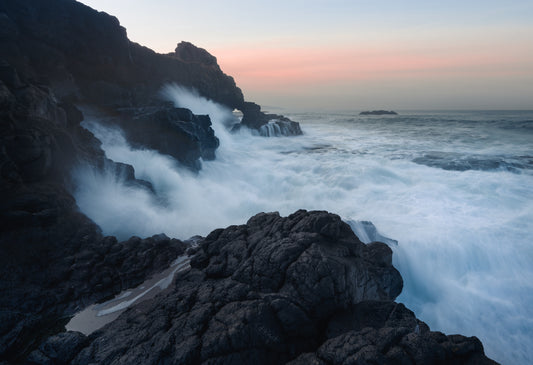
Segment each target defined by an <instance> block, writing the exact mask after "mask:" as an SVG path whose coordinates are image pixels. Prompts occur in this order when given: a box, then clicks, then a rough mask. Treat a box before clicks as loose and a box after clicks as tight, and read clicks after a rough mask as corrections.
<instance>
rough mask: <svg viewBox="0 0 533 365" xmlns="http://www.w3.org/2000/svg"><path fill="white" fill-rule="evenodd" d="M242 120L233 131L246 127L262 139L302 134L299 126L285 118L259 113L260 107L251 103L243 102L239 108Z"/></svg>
mask: <svg viewBox="0 0 533 365" xmlns="http://www.w3.org/2000/svg"><path fill="white" fill-rule="evenodd" d="M241 111H242V113H243V118H242V120H241V123H240V124H237V125H236V126H235V127H234V129H239V128H242V127H243V126H244V127H248V128H250V129H252V130H256V131H257V132H258V134H259V135H261V136H263V137H279V136H299V135H301V134H302V130H301V128H300V124H299V123H297V122H295V121H292V120H290V119H289V118H287V117H284V116H282V115H277V114H268V113H264V112H263V111H261V106H259V105H257V104H256V103H253V102H249V101H247V102H244V103H243V104H242V107H241Z"/></svg>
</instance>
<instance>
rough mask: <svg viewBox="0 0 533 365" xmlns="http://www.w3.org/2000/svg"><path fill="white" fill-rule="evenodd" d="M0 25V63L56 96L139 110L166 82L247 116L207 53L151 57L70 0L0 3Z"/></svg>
mask: <svg viewBox="0 0 533 365" xmlns="http://www.w3.org/2000/svg"><path fill="white" fill-rule="evenodd" d="M0 24H2V25H3V27H2V29H3V32H2V34H0V42H1V47H0V58H1V59H4V60H5V61H7V62H8V63H9V64H11V65H13V66H15V67H17V68H18V69H19V72H21V73H24V74H27V75H30V76H31V77H34V78H35V79H40V80H41V82H45V83H47V84H49V85H50V86H51V87H52V89H53V91H54V93H55V94H56V95H57V96H58V97H59V98H61V99H64V98H66V99H69V100H71V101H84V102H89V103H91V104H95V105H99V106H107V107H110V108H113V109H115V108H117V107H132V106H134V107H138V106H146V105H152V104H154V103H157V102H158V99H159V98H158V93H159V91H160V90H161V88H162V86H164V85H165V84H168V83H171V82H173V83H177V84H180V85H182V86H184V87H187V88H193V89H195V90H197V91H198V92H199V93H200V95H202V96H204V97H206V98H208V99H211V100H213V101H216V102H218V103H220V104H223V105H226V106H228V107H229V108H230V109H231V110H233V109H239V110H241V111H243V113H244V114H245V115H247V113H248V112H247V108H246V106H245V102H244V97H243V94H242V91H241V90H240V89H239V88H238V87H237V86H236V84H235V81H234V79H233V78H232V77H231V76H228V75H226V74H224V73H223V72H222V70H221V69H220V67H219V66H218V64H217V60H216V58H215V57H214V56H212V55H211V54H209V53H208V52H207V51H206V50H204V49H202V48H198V47H196V46H194V45H192V44H191V43H188V42H181V43H179V44H178V46H177V47H176V50H175V52H174V53H170V54H166V55H162V54H157V53H155V52H153V51H152V50H150V49H148V48H146V47H142V46H140V45H138V44H136V43H133V42H131V41H129V39H128V38H127V35H126V30H125V29H124V28H123V27H121V26H120V23H119V22H118V20H117V19H116V18H115V17H112V16H110V15H108V14H106V13H102V12H101V13H99V12H96V11H95V10H93V9H91V8H89V7H87V6H85V5H83V4H81V3H78V2H76V1H73V0H48V1H40V0H26V1H23V2H22V1H18V0H5V1H3V2H2V4H0ZM43 76H44V77H43ZM264 118H266V117H265V115H264V113H262V112H259V113H255V112H254V113H253V115H252V114H250V115H248V116H247V119H248V120H255V119H257V121H258V122H257V123H259V124H260V125H263V124H264V123H263V122H262V121H263V120H264ZM270 119H272V118H270ZM277 119H279V118H277ZM293 123H295V122H293ZM247 125H248V124H247ZM249 126H251V124H250V125H249ZM253 128H255V127H253ZM256 129H258V128H256Z"/></svg>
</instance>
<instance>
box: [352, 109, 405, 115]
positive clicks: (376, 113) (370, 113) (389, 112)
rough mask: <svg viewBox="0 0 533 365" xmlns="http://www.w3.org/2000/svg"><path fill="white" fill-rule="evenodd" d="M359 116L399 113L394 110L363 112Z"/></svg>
mask: <svg viewBox="0 0 533 365" xmlns="http://www.w3.org/2000/svg"><path fill="white" fill-rule="evenodd" d="M359 115H398V113H396V112H395V111H392V110H371V111H364V112H361V113H359Z"/></svg>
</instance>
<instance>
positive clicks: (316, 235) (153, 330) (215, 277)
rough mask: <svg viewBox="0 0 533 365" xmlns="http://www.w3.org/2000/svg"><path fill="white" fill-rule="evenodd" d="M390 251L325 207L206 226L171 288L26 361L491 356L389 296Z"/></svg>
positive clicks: (53, 342) (411, 360) (396, 280)
mask: <svg viewBox="0 0 533 365" xmlns="http://www.w3.org/2000/svg"><path fill="white" fill-rule="evenodd" d="M391 258H392V251H391V249H390V248H388V246H386V245H385V244H383V243H378V242H375V243H372V244H369V245H365V244H363V243H362V242H360V241H359V240H358V239H357V237H356V236H355V235H354V234H353V232H352V231H351V229H350V227H349V226H348V225H347V224H346V223H344V222H342V221H341V220H340V218H339V217H338V216H336V215H334V214H329V213H327V212H306V211H298V212H296V213H294V214H292V215H290V216H289V217H286V218H282V217H280V216H279V215H278V214H277V213H270V214H265V213H261V214H258V215H256V216H254V217H252V218H251V219H250V220H249V221H248V222H247V224H246V225H241V226H231V227H228V228H226V229H218V230H215V231H213V232H212V233H211V234H210V235H208V236H207V237H206V238H205V239H204V240H203V241H202V242H201V243H200V246H199V248H198V249H197V251H196V252H195V253H194V256H193V257H192V259H191V266H192V268H191V269H190V270H189V271H187V272H184V273H182V274H181V275H180V276H179V277H178V278H177V279H176V281H175V284H174V287H173V289H172V291H170V292H168V293H166V294H163V295H160V296H158V297H155V298H154V299H151V300H149V301H145V302H143V303H140V304H139V305H137V306H135V307H133V308H131V309H129V310H128V311H126V312H125V313H124V314H122V315H121V316H120V317H119V318H118V319H116V320H115V321H114V322H112V323H110V324H108V325H107V326H106V327H104V328H103V329H101V330H99V331H97V332H95V333H93V334H92V335H90V336H89V337H87V338H83V337H81V336H80V334H79V333H75V332H69V333H66V334H64V335H62V336H61V337H57V336H56V337H52V338H51V339H50V340H49V341H48V343H46V344H44V345H42V346H41V348H40V349H39V350H38V351H37V352H35V353H34V354H32V356H31V357H30V358H31V359H33V360H34V362H33V363H36V364H42V363H46V362H45V361H46V359H47V357H48V358H49V356H50V355H49V354H51V353H52V354H57V353H58V350H57V344H58V343H62V344H63V345H62V346H66V347H68V348H72V349H76V351H79V353H78V354H77V355H75V356H72V353H70V354H69V355H68V356H69V357H71V359H69V361H71V363H73V364H92V363H105V364H126V363H141V362H142V363H143V364H160V363H179V364H199V363H204V364H214V363H217V364H230V363H231V364H234V363H257V364H282V363H286V362H290V361H292V363H294V364H304V363H305V364H309V363H311V364H312V363H316V364H343V363H377V364H397V363H402V364H437V363H464V364H492V363H493V362H491V361H490V360H489V359H487V358H486V357H485V356H484V354H483V347H482V346H481V343H480V342H479V341H478V340H477V339H476V338H466V337H463V336H445V335H443V334H441V333H438V332H431V331H430V330H429V328H428V327H427V326H426V325H425V324H424V323H423V322H421V321H419V320H417V319H416V318H415V316H414V315H413V313H412V312H411V311H409V310H408V309H406V308H405V307H404V306H403V305H402V304H397V303H394V302H393V299H394V298H395V297H396V296H397V295H398V294H399V293H400V291H401V288H402V279H401V277H400V275H399V273H398V271H396V270H395V269H394V268H393V267H392V265H391ZM69 336H71V337H72V341H69V340H68V337H69ZM54 346H55V347H54ZM47 349H48V350H47ZM50 349H54V351H51V350H50ZM39 359H40V360H39Z"/></svg>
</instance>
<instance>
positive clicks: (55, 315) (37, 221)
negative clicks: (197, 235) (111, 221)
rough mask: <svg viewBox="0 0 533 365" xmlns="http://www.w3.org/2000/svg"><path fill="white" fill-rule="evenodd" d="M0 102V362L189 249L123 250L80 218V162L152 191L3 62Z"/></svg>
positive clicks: (164, 245)
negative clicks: (73, 190)
mask: <svg viewBox="0 0 533 365" xmlns="http://www.w3.org/2000/svg"><path fill="white" fill-rule="evenodd" d="M0 105H1V106H2V108H1V109H0V120H1V126H2V128H1V129H0V277H1V280H0V294H1V295H0V360H2V359H7V360H10V361H14V360H18V359H21V358H23V356H24V355H25V354H27V352H28V351H29V350H31V349H33V347H35V346H36V345H38V344H39V343H40V341H41V340H42V339H43V338H46V337H48V336H49V335H50V334H53V333H57V332H58V331H60V329H61V327H62V323H63V322H64V320H65V318H66V317H65V316H68V315H69V314H72V313H73V312H74V311H75V310H77V309H79V308H80V307H83V306H85V305H86V304H88V303H93V302H95V301H99V300H102V299H105V298H107V297H109V296H111V295H114V294H116V293H118V292H120V291H121V290H124V289H126V288H129V287H131V286H135V285H138V284H139V283H140V282H142V281H143V280H144V279H145V278H146V276H147V275H150V274H151V273H153V272H155V271H156V270H161V268H162V267H165V266H168V265H169V264H170V262H172V260H173V259H174V258H175V257H177V256H178V255H179V254H181V253H182V252H183V251H184V249H185V247H186V245H184V244H183V243H181V242H180V241H177V240H171V239H169V238H168V237H166V236H157V237H152V238H149V239H146V240H141V239H139V238H132V239H130V240H128V241H126V242H121V243H119V242H117V240H116V239H115V238H114V237H104V236H103V235H102V234H101V233H100V229H99V228H98V227H97V226H96V225H95V224H94V223H93V222H92V221H90V220H89V219H88V218H87V217H85V216H84V215H83V214H81V213H80V212H79V211H78V208H77V206H76V202H75V201H74V198H73V197H72V196H71V195H70V193H69V192H68V187H69V186H70V185H71V179H70V170H71V168H72V167H74V166H76V165H79V164H82V165H91V166H94V167H95V168H100V169H104V168H105V169H106V170H107V171H114V172H115V173H116V174H117V175H120V176H121V177H122V178H123V180H124V181H125V182H126V183H131V184H140V185H143V186H145V187H147V188H150V185H149V183H147V182H143V181H140V180H137V179H135V173H134V170H133V167H132V166H130V165H126V164H121V163H115V162H113V161H111V160H109V159H106V158H105V155H104V152H103V151H102V150H101V148H100V142H99V141H98V140H97V139H96V138H95V137H94V136H93V135H92V134H91V133H90V132H88V131H87V130H86V129H84V128H82V127H81V126H80V122H81V121H82V119H83V115H82V113H81V112H80V111H79V110H78V109H77V108H76V107H75V106H74V105H73V104H71V103H69V102H68V101H63V102H60V101H58V100H57V98H56V97H55V95H54V93H53V92H52V91H51V90H50V88H49V87H47V86H46V85H43V84H39V83H36V82H35V81H33V82H32V81H31V80H30V79H28V78H27V77H25V75H21V74H19V73H18V72H17V70H16V69H15V68H13V67H11V66H10V65H7V64H5V63H3V64H0ZM63 324H64V323H63Z"/></svg>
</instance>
